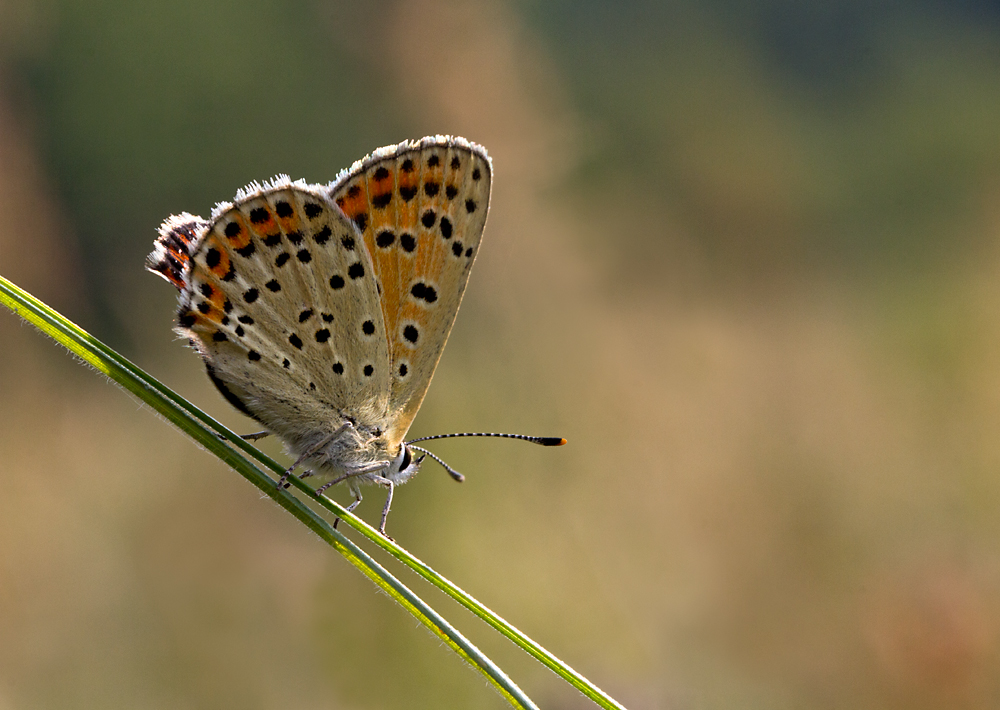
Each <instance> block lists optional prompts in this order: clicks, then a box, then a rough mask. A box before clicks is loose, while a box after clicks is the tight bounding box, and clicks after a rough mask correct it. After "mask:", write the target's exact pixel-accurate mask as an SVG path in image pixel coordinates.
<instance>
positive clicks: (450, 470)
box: [406, 431, 566, 482]
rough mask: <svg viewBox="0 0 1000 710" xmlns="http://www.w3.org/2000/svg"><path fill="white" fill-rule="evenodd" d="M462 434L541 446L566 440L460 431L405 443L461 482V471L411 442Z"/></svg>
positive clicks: (553, 437)
mask: <svg viewBox="0 0 1000 710" xmlns="http://www.w3.org/2000/svg"><path fill="white" fill-rule="evenodd" d="M462 436H492V437H494V438H497V439H520V440H521V441H530V442H531V443H532V444H540V445H541V446H562V445H563V444H565V443H566V440H565V439H563V438H562V437H559V436H527V435H525V434H493V433H489V432H471V431H468V432H462V433H461V434H435V435H434V436H422V437H420V438H419V439H410V440H409V441H407V442H406V445H407V446H409V447H410V448H411V449H416V450H417V451H421V452H423V453H425V454H427V455H428V456H430V457H431V458H432V459H434V460H435V461H437V462H438V463H439V464H441V465H442V466H443V467H444V470H445V471H447V472H448V473H449V474H451V477H452V478H454V479H455V480H456V481H459V482H461V481H464V480H465V476H463V475H462V474H461V473H459V472H458V471H456V470H455V469H453V468H452V467H451V466H449V465H448V464H446V463H445V462H444V461H442V460H441V458H440V457H439V456H435V455H434V454H432V453H431V452H430V451H428V450H427V449H425V448H423V447H421V446H412V444H415V443H416V442H418V441H434V440H435V439H456V438H458V437H462Z"/></svg>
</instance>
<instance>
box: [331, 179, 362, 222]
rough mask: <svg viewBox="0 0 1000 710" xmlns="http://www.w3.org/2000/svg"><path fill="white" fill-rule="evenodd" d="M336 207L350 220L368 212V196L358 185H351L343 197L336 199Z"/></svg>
mask: <svg viewBox="0 0 1000 710" xmlns="http://www.w3.org/2000/svg"><path fill="white" fill-rule="evenodd" d="M337 206H338V207H339V208H340V209H342V210H343V211H344V214H346V215H347V216H348V217H349V218H350V219H354V218H355V217H357V216H358V215H359V214H365V213H367V212H368V195H367V194H366V192H365V189H364V188H363V187H362V186H361V184H360V183H357V184H354V185H352V186H351V187H350V188H349V189H348V190H347V192H346V193H345V194H344V196H343V197H340V198H337Z"/></svg>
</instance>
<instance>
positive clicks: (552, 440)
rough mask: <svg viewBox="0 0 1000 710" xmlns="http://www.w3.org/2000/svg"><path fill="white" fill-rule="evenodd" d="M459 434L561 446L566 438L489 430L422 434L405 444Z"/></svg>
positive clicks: (453, 437) (447, 437) (455, 436)
mask: <svg viewBox="0 0 1000 710" xmlns="http://www.w3.org/2000/svg"><path fill="white" fill-rule="evenodd" d="M460 436H492V437H495V438H497V439H520V440H521V441H530V442H531V443H532V444H541V445H542V446H562V445H563V444H565V443H566V440H565V439H563V438H562V437H559V436H527V435H526V434H493V433H489V432H473V431H467V432H463V433H461V434H435V435H434V436H422V437H420V438H419V439H410V440H409V441H407V442H406V443H407V444H415V443H417V442H418V441H432V440H434V439H455V438H457V437H460Z"/></svg>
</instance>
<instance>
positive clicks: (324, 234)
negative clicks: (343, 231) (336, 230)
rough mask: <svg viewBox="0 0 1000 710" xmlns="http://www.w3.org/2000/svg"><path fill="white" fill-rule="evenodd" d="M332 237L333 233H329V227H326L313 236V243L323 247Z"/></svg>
mask: <svg viewBox="0 0 1000 710" xmlns="http://www.w3.org/2000/svg"><path fill="white" fill-rule="evenodd" d="M332 235H333V232H331V231H330V225H327V226H325V227H323V229H321V230H319V231H318V232H316V233H315V234H314V235H313V241H314V242H316V243H317V244H319V245H320V246H323V245H324V244H326V243H327V242H328V241H329V240H330V237H331V236H332Z"/></svg>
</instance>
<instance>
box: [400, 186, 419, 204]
mask: <svg viewBox="0 0 1000 710" xmlns="http://www.w3.org/2000/svg"><path fill="white" fill-rule="evenodd" d="M399 196H400V197H402V198H403V200H404V201H406V202H409V201H410V200H412V199H413V198H414V197H416V196H417V187H416V185H404V186H403V187H400V188H399Z"/></svg>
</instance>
